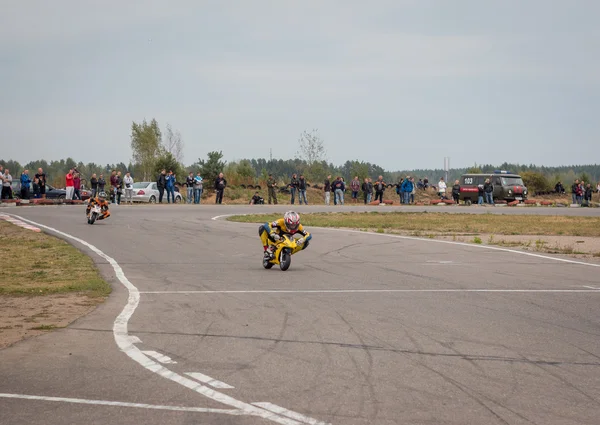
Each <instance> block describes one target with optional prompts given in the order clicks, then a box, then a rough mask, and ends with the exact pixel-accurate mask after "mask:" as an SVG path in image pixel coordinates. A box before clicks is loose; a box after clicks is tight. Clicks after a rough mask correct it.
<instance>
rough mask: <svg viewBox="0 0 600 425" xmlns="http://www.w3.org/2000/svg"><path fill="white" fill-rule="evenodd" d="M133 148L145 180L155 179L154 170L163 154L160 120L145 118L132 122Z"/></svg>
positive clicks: (134, 156)
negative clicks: (148, 121) (138, 122)
mask: <svg viewBox="0 0 600 425" xmlns="http://www.w3.org/2000/svg"><path fill="white" fill-rule="evenodd" d="M131 150H132V152H133V162H135V163H136V164H137V165H138V167H139V170H140V171H141V174H142V175H141V176H140V177H142V179H143V180H146V181H148V180H150V179H154V177H155V176H153V172H154V170H155V168H156V167H155V164H156V161H157V159H158V157H159V156H160V155H161V154H162V133H161V131H160V128H159V126H158V122H156V120H155V119H152V121H150V123H147V122H146V120H144V121H143V122H142V123H141V124H137V123H136V122H135V121H134V122H133V123H132V124H131Z"/></svg>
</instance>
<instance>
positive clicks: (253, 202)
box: [250, 192, 265, 205]
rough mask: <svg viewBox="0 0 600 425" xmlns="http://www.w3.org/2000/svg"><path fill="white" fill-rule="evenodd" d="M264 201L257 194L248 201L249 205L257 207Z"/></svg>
mask: <svg viewBox="0 0 600 425" xmlns="http://www.w3.org/2000/svg"><path fill="white" fill-rule="evenodd" d="M264 203H265V200H264V199H263V198H262V197H261V196H260V195H259V194H258V192H254V196H253V197H252V199H250V205H259V204H264Z"/></svg>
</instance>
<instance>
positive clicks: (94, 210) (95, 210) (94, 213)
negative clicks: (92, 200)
mask: <svg viewBox="0 0 600 425" xmlns="http://www.w3.org/2000/svg"><path fill="white" fill-rule="evenodd" d="M100 213H101V208H100V205H98V204H96V205H93V206H92V209H91V210H90V216H89V217H88V224H94V222H95V221H96V219H97V218H98V216H99V215H100Z"/></svg>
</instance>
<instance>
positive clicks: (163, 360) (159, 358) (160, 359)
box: [129, 338, 177, 364]
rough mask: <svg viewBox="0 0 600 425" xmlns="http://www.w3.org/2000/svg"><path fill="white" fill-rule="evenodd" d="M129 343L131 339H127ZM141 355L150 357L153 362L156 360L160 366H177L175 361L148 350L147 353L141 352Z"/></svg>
mask: <svg viewBox="0 0 600 425" xmlns="http://www.w3.org/2000/svg"><path fill="white" fill-rule="evenodd" d="M129 341H131V338H130V339H129ZM142 353H144V354H145V355H147V356H150V357H152V358H153V359H154V360H156V361H157V362H160V363H162V364H177V362H176V361H175V360H172V359H171V357H169V356H165V355H164V354H160V353H158V352H156V351H152V350H148V351H142Z"/></svg>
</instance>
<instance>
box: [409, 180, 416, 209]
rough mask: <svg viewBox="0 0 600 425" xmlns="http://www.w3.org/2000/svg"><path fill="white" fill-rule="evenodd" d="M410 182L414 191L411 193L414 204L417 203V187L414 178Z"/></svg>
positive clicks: (411, 200)
mask: <svg viewBox="0 0 600 425" xmlns="http://www.w3.org/2000/svg"><path fill="white" fill-rule="evenodd" d="M410 181H411V182H412V185H413V190H412V192H410V203H411V204H414V203H415V194H416V193H417V185H416V184H415V178H414V177H411V178H410Z"/></svg>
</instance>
